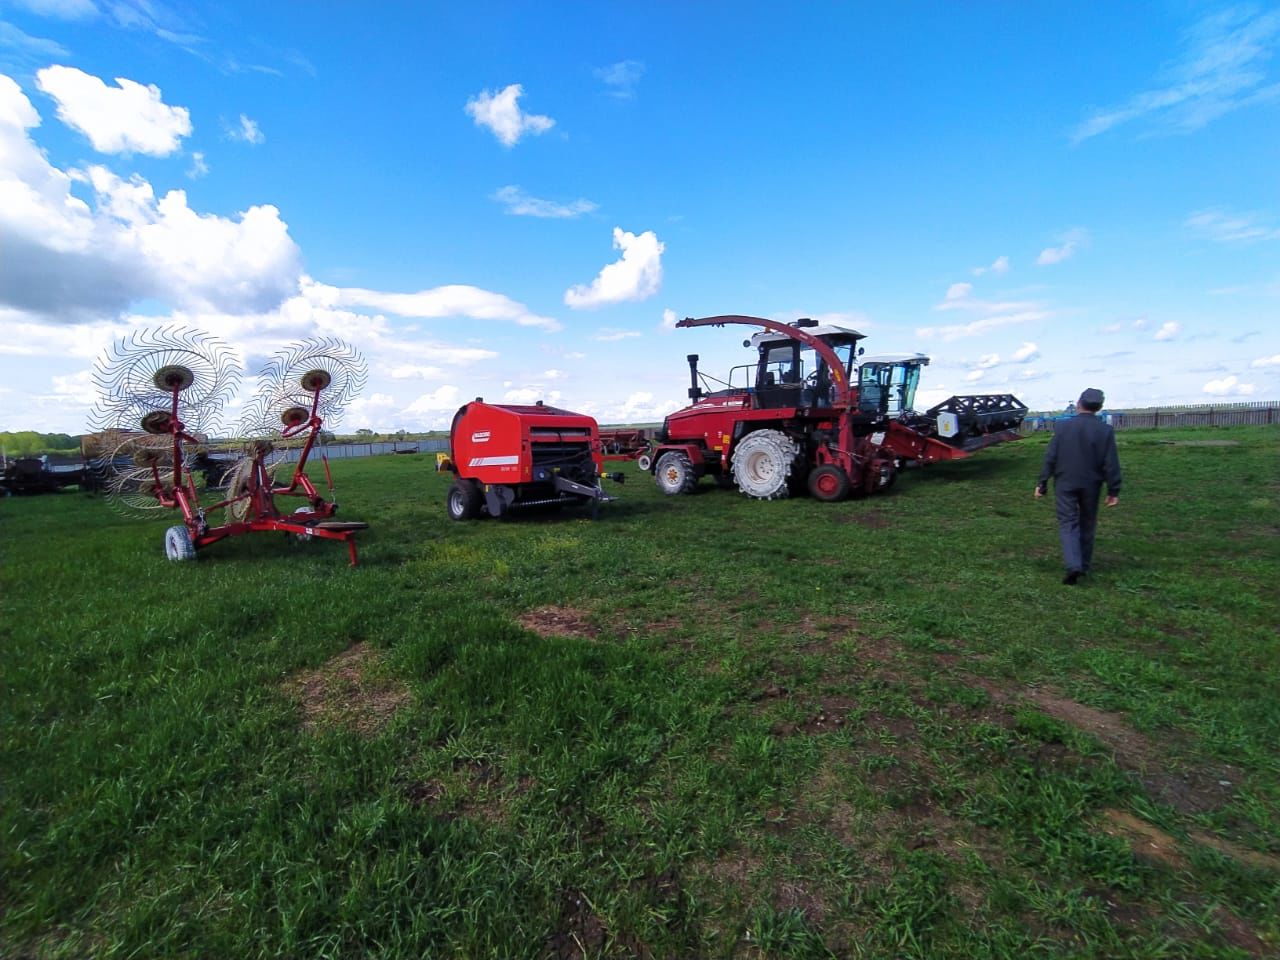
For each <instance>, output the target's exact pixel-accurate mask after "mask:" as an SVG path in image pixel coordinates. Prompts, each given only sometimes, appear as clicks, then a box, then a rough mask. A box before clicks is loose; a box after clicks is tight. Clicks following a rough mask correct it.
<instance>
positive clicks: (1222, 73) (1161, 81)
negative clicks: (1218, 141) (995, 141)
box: [1071, 7, 1280, 143]
mask: <svg viewBox="0 0 1280 960" xmlns="http://www.w3.org/2000/svg"><path fill="white" fill-rule="evenodd" d="M1278 39H1280V10H1272V11H1268V12H1259V11H1258V10H1257V9H1251V8H1249V7H1231V8H1228V9H1226V10H1224V11H1221V12H1219V13H1215V14H1212V15H1210V16H1208V17H1206V18H1205V19H1203V20H1201V21H1200V22H1199V23H1197V24H1196V25H1195V26H1194V27H1193V28H1192V29H1191V30H1190V31H1188V33H1187V35H1186V36H1185V38H1184V41H1183V49H1182V51H1181V54H1180V56H1179V57H1178V59H1177V60H1176V62H1175V63H1174V64H1173V65H1172V66H1171V67H1169V68H1167V69H1166V70H1165V71H1164V75H1163V76H1161V77H1159V78H1158V79H1157V83H1156V85H1155V86H1153V87H1151V88H1150V89H1148V90H1144V91H1143V92H1141V93H1138V94H1135V95H1133V96H1132V97H1130V98H1129V99H1128V100H1127V101H1126V102H1124V103H1123V104H1121V105H1120V106H1116V107H1108V108H1105V109H1102V110H1096V111H1094V113H1093V115H1092V116H1090V117H1089V118H1088V119H1087V120H1085V121H1084V122H1083V123H1081V124H1080V125H1079V126H1077V127H1076V129H1075V130H1074V131H1073V133H1072V137H1071V139H1072V141H1073V142H1075V143H1080V142H1082V141H1084V140H1087V139H1088V138H1089V137H1095V136H1097V135H1099V134H1101V133H1105V132H1106V131H1108V130H1112V129H1114V128H1116V127H1118V126H1120V125H1122V124H1125V123H1129V122H1131V121H1143V120H1147V121H1151V122H1152V123H1153V124H1154V125H1155V126H1156V127H1158V128H1163V129H1165V130H1169V131H1173V132H1179V133H1189V132H1192V131H1194V130H1199V129H1200V128H1201V127H1203V126H1205V125H1206V124H1207V123H1209V122H1210V121H1212V120H1215V119H1216V118H1218V117H1220V116H1223V115H1224V114H1227V113H1231V112H1232V111H1234V110H1239V109H1241V108H1243V107H1248V106H1252V105H1255V104H1260V103H1267V102H1270V101H1273V100H1275V99H1277V98H1278V97H1280V83H1276V82H1274V81H1273V80H1272V79H1271V77H1270V75H1269V73H1268V61H1269V60H1270V59H1271V58H1272V55H1273V54H1274V52H1275V49H1276V46H1277V40H1278Z"/></svg>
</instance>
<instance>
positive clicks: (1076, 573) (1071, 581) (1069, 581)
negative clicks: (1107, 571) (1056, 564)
mask: <svg viewBox="0 0 1280 960" xmlns="http://www.w3.org/2000/svg"><path fill="white" fill-rule="evenodd" d="M1083 576H1084V573H1083V572H1082V571H1080V570H1068V571H1067V575H1066V576H1065V577H1063V578H1062V582H1063V583H1065V584H1066V585H1067V586H1069V587H1074V586H1075V585H1076V584H1077V583H1079V582H1080V578H1081V577H1083Z"/></svg>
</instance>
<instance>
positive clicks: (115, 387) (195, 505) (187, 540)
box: [94, 328, 368, 566]
mask: <svg viewBox="0 0 1280 960" xmlns="http://www.w3.org/2000/svg"><path fill="white" fill-rule="evenodd" d="M364 378H365V365H364V361H363V359H362V358H361V357H360V355H359V353H357V352H356V351H355V350H354V349H353V348H352V347H350V346H348V345H347V344H345V343H343V342H342V341H340V340H336V339H313V340H306V341H303V342H301V343H298V344H295V345H293V346H292V347H289V348H288V349H286V350H283V351H281V352H280V353H278V354H276V355H275V356H274V357H273V358H272V359H271V360H270V361H269V362H268V363H267V365H266V367H265V368H264V369H263V371H262V373H261V374H260V375H259V377H258V391H257V395H256V396H255V398H254V400H253V401H252V402H251V403H250V404H248V405H247V407H246V410H245V415H244V416H243V417H242V418H241V421H240V435H241V436H242V437H245V438H247V439H245V440H244V441H243V443H242V445H241V450H240V453H239V456H238V458H237V459H236V460H235V462H234V464H233V465H232V466H231V467H230V469H228V470H227V471H226V473H225V477H226V481H225V485H224V491H223V492H224V493H225V496H224V497H223V499H221V500H219V501H218V502H216V503H213V504H210V505H207V506H206V505H202V504H201V493H200V490H199V489H198V487H197V485H196V478H195V471H194V470H193V469H192V466H193V464H192V461H193V459H195V458H196V457H197V456H198V455H201V454H203V455H204V459H205V461H206V462H208V459H209V458H208V450H207V435H208V432H209V431H211V430H213V429H215V428H216V426H217V423H218V420H219V417H220V414H221V412H222V409H223V407H224V406H225V404H226V402H227V400H228V398H229V397H230V395H231V393H232V392H233V390H234V388H235V385H236V383H237V381H238V379H239V371H238V370H237V369H236V368H235V365H234V364H233V363H232V361H231V359H230V352H229V350H228V349H227V347H226V346H225V345H224V344H222V343H221V342H220V341H218V340H215V339H213V338H211V337H208V336H206V335H204V334H201V333H198V332H196V331H192V330H184V329H179V328H167V329H164V330H159V331H148V332H141V333H136V334H134V336H132V337H130V338H129V339H128V340H122V341H120V343H118V344H116V345H115V346H114V347H113V348H112V349H111V351H109V352H108V354H107V355H106V356H105V357H103V358H102V359H101V360H100V361H99V362H98V365H97V367H96V368H95V371H94V380H95V381H96V383H97V385H98V387H99V390H100V393H101V396H100V399H99V402H98V407H97V411H96V417H95V419H96V421H97V423H98V425H99V426H100V427H103V428H105V431H106V433H105V435H106V436H110V437H113V438H114V439H115V440H116V445H115V448H114V450H113V451H112V452H111V453H110V454H106V455H104V456H103V457H101V458H100V460H99V468H100V469H101V470H102V471H103V472H104V473H105V474H106V475H107V476H108V478H109V479H108V481H107V491H108V494H109V495H110V497H111V499H112V502H113V503H115V504H116V505H117V506H118V507H121V508H123V509H124V511H125V512H127V513H142V514H144V515H146V514H153V513H154V511H155V510H157V509H170V510H172V509H176V510H179V511H181V513H182V521H183V522H182V524H181V525H178V526H172V527H170V528H169V529H168V530H167V531H165V538H164V545H165V555H166V556H167V557H168V558H169V559H170V560H194V559H195V556H196V551H197V550H199V549H201V548H203V547H207V546H209V545H210V544H212V543H217V542H218V541H219V540H224V539H226V538H227V537H235V536H240V535H241V534H246V533H266V532H274V533H283V534H286V535H289V536H293V537H296V538H297V539H298V540H301V541H308V540H312V539H321V540H337V541H340V542H343V543H346V545H347V550H348V554H349V556H350V558H351V565H352V566H355V565H356V563H357V556H356V543H355V534H356V532H357V531H359V530H364V529H366V528H367V527H368V524H366V523H362V522H358V521H340V520H336V519H334V517H335V515H336V514H337V512H338V503H337V501H336V499H333V474H332V473H331V472H330V470H329V461H328V458H327V457H322V458H321V459H322V461H323V463H324V472H325V479H326V482H327V485H328V489H329V493H330V498H329V499H326V498H325V497H323V496H321V495H320V493H319V492H318V491H317V490H316V487H315V484H314V483H312V481H311V478H310V477H309V476H308V475H307V472H306V467H307V461H308V459H309V457H310V455H311V453H312V450H313V448H314V446H315V443H316V440H317V439H318V438H319V436H320V430H321V427H322V426H323V425H324V424H325V422H326V420H329V421H332V420H336V418H337V417H338V415H339V414H340V411H341V408H342V407H343V406H344V405H345V404H346V403H347V402H348V401H349V400H350V399H351V398H352V397H354V396H355V394H356V393H357V392H358V391H359V389H360V387H361V386H363V383H364ZM135 424H136V425H138V426H140V427H141V428H142V432H141V433H138V432H136V431H135V430H132V429H130V428H132V427H133V426H134V425H135ZM295 448H297V449H298V455H297V458H296V461H294V462H293V463H292V464H290V463H289V461H288V460H287V459H283V458H281V456H279V454H280V453H281V452H282V451H288V450H291V449H295ZM285 456H287V454H285ZM286 466H291V467H292V469H291V472H290V474H289V478H288V481H287V482H277V480H276V474H278V473H280V472H281V471H280V468H281V467H286ZM206 475H207V474H206ZM277 497H298V498H301V499H302V500H303V501H304V505H303V506H300V507H298V508H297V509H295V510H294V511H293V512H292V513H281V511H280V508H279V506H278V505H277V503H276V498H277ZM218 510H221V511H223V513H224V518H225V519H224V522H223V523H221V524H217V525H212V524H211V523H210V521H209V515H210V514H211V513H214V512H216V511H218Z"/></svg>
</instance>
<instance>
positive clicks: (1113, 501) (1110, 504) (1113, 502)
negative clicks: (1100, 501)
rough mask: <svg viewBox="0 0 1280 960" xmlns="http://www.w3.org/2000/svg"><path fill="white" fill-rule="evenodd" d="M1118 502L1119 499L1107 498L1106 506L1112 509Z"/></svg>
mask: <svg viewBox="0 0 1280 960" xmlns="http://www.w3.org/2000/svg"><path fill="white" fill-rule="evenodd" d="M1119 502H1120V498H1119V497H1107V506H1108V507H1114V506H1116V505H1117V504H1118V503H1119Z"/></svg>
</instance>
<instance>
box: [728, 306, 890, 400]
mask: <svg viewBox="0 0 1280 960" xmlns="http://www.w3.org/2000/svg"><path fill="white" fill-rule="evenodd" d="M789 326H791V327H794V328H795V329H797V330H804V331H805V333H807V334H809V336H811V337H812V338H814V340H818V341H821V342H822V343H825V344H826V345H827V346H828V347H830V353H826V352H819V351H818V350H817V349H815V347H814V346H813V345H812V343H810V342H805V341H801V340H797V339H795V338H794V337H792V336H791V335H789V334H785V333H778V332H775V331H772V330H765V331H763V332H761V333H757V334H756V335H755V336H753V337H750V338H749V339H747V340H744V341H743V342H742V345H743V346H744V347H754V348H755V349H756V351H757V354H758V360H757V362H756V365H755V369H754V374H755V379H754V387H753V390H752V398H753V402H752V406H753V407H754V408H755V409H757V410H776V409H780V408H783V407H831V406H832V405H833V404H834V403H835V401H836V390H835V381H836V377H835V374H834V373H833V372H832V367H833V365H834V366H837V367H839V368H840V370H841V372H842V373H843V374H844V378H845V380H846V381H850V380H851V379H852V378H853V371H854V368H855V367H856V365H857V357H858V354H859V352H860V350H861V348H859V347H858V341H859V340H862V339H865V338H864V337H863V335H862V334H861V333H858V331H856V330H851V329H849V328H848V327H841V326H837V325H836V324H819V323H817V321H814V320H808V319H804V320H797V321H795V322H794V323H793V324H789ZM735 369H736V368H735ZM729 379H730V383H732V382H734V380H735V379H736V378H735V377H734V375H733V373H732V372H731V373H730V377H729Z"/></svg>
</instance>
